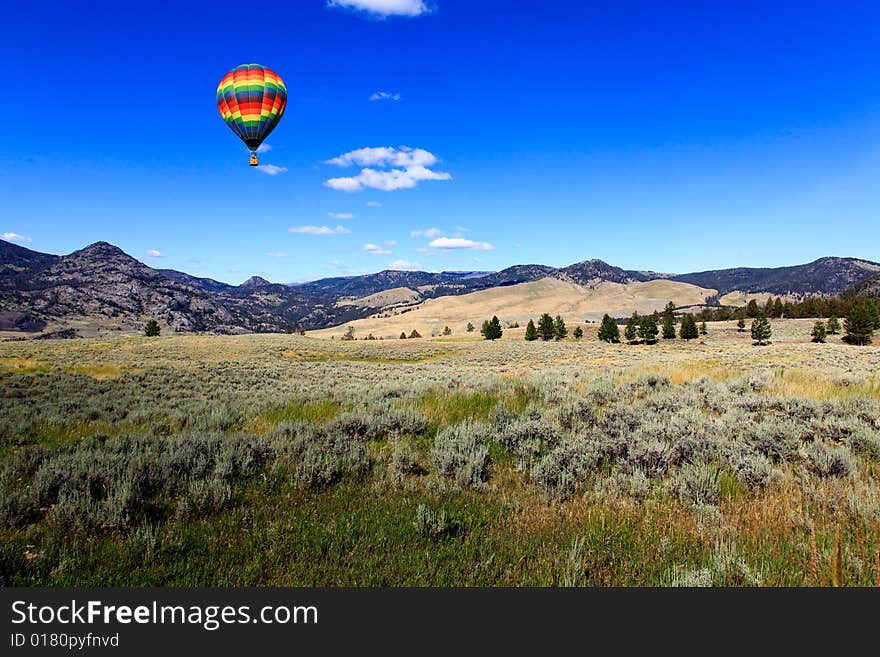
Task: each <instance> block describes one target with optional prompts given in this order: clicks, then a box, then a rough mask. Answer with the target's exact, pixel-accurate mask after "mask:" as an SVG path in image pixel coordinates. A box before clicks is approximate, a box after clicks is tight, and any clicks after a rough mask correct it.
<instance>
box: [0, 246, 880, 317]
mask: <svg viewBox="0 0 880 657" xmlns="http://www.w3.org/2000/svg"><path fill="white" fill-rule="evenodd" d="M542 279H556V280H559V281H562V282H564V283H567V284H575V285H579V286H582V287H583V288H586V289H592V288H596V287H598V286H600V285H605V284H609V283H610V284H619V285H631V284H633V283H645V282H649V281H652V280H658V279H662V280H668V281H674V282H680V283H689V284H692V285H696V286H698V287H700V288H706V289H707V290H709V291H711V290H716V291H717V295H716V297H721V296H723V295H725V294H728V293H730V292H736V291H738V292H742V293H746V294H761V293H766V294H773V295H785V296H796V297H803V296H808V295H817V296H827V295H833V294H840V293H842V292H843V291H844V290H859V289H862V290H864V293H871V294H877V289H878V287H880V264H878V263H876V262H871V261H868V260H862V259H859V258H841V257H825V258H819V259H818V260H815V261H813V262H810V263H807V264H804V265H795V266H788V267H776V268H748V267H738V268H734V269H719V270H712V271H704V272H694V273H689V274H661V273H657V272H651V271H637V270H626V269H621V268H620V267H615V266H613V265H610V264H608V263H606V262H604V261H602V260H598V259H590V260H584V261H582V262H577V263H574V264H571V265H569V266H567V267H562V268H557V267H550V266H547V265H540V264H524V265H514V266H512V267H508V268H506V269H502V270H501V271H497V272H491V271H443V272H425V271H400V270H385V271H380V272H377V273H375V274H366V275H363V276H345V277H333V278H323V279H320V280H316V281H310V282H308V283H302V284H298V285H285V284H281V283H272V282H270V281H268V280H266V279H265V278H262V277H260V276H252V277H251V278H249V279H247V280H246V281H244V282H243V283H242V284H241V285H237V286H236V285H230V284H228V283H223V282H220V281H215V280H213V279H210V278H199V277H196V276H192V275H190V274H186V273H184V272H180V271H176V270H173V269H153V268H151V267H149V266H147V265H146V264H144V263H142V262H140V261H139V260H136V259H135V258H133V257H131V256H129V255H128V254H126V253H125V252H124V251H122V250H121V249H120V248H119V247H117V246H114V245H113V244H110V243H108V242H103V241H102V242H96V243H94V244H91V245H89V246H87V247H85V248H83V249H80V250H78V251H74V252H73V253H71V254H69V255H65V256H56V255H51V254H46V253H40V252H38V251H33V250H31V249H27V248H25V247H22V246H19V245H16V244H12V243H10V242H6V241H2V240H0V312H2V313H3V316H2V322H0V328H2V329H3V330H22V331H29V330H40V328H39V327H43V326H45V325H46V324H47V323H49V322H55V323H60V324H62V325H63V324H64V323H65V322H66V321H69V320H71V319H73V318H80V319H83V318H85V319H88V320H90V321H94V322H96V323H98V324H100V325H102V326H111V327H114V328H120V329H132V328H137V327H140V326H142V322H143V321H144V320H145V318H156V319H158V320H160V322H161V323H162V324H163V325H164V326H167V327H169V328H170V329H172V330H177V331H215V332H241V331H290V330H301V329H316V328H325V327H330V326H335V325H339V324H342V323H345V322H348V321H351V320H354V319H359V318H363V317H368V316H370V315H375V314H377V313H382V312H388V311H390V310H391V309H395V311H396V312H399V311H401V310H405V309H406V307H407V306H414V305H416V304H418V303H421V302H422V301H425V300H428V299H434V298H437V297H443V296H456V295H462V294H469V293H472V292H478V291H482V290H490V289H492V288H501V287H508V286H513V285H519V284H522V283H533V282H536V281H540V280H542ZM872 281H873V282H872ZM860 285H862V286H863V287H861V288H860V287H859V286H860ZM389 291H390V292H389ZM385 292H388V294H382V293H385ZM716 302H717V301H716ZM535 310H536V311H538V310H540V309H539V308H536V309H535Z"/></svg>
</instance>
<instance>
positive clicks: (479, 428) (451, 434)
mask: <svg viewBox="0 0 880 657" xmlns="http://www.w3.org/2000/svg"><path fill="white" fill-rule="evenodd" d="M431 459H432V461H433V462H434V467H435V468H437V472H438V473H440V474H441V475H443V476H444V477H449V478H450V479H454V480H455V481H456V482H457V483H458V484H459V485H460V486H465V487H471V488H479V487H481V486H482V485H483V484H484V483H485V482H486V481H487V479H488V475H489V447H488V445H487V444H486V428H485V427H484V426H483V425H479V424H474V423H470V422H465V423H462V424H457V425H455V426H451V427H446V428H445V429H443V430H441V431H440V432H439V433H438V434H437V436H436V437H435V438H434V446H433V448H432V450H431Z"/></svg>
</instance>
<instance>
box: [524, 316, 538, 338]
mask: <svg viewBox="0 0 880 657" xmlns="http://www.w3.org/2000/svg"><path fill="white" fill-rule="evenodd" d="M537 339H538V329H536V328H535V322H533V321H532V320H529V323H528V324H526V340H528V341H529V342H532V341H533V340H537Z"/></svg>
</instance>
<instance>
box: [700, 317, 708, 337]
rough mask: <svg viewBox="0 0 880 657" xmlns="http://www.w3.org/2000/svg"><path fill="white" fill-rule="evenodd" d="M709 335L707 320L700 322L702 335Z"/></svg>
mask: <svg viewBox="0 0 880 657" xmlns="http://www.w3.org/2000/svg"><path fill="white" fill-rule="evenodd" d="M708 333H709V329H707V328H706V320H703V321H702V322H700V335H707V334H708Z"/></svg>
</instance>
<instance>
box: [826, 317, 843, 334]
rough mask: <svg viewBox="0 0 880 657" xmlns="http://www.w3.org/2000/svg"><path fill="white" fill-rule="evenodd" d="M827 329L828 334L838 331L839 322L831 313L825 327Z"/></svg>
mask: <svg viewBox="0 0 880 657" xmlns="http://www.w3.org/2000/svg"><path fill="white" fill-rule="evenodd" d="M825 328H826V329H827V331H828V335H837V334H838V333H840V322H839V321H837V317H835V316H834V315H831V317H829V318H828V325H827V326H826V327H825Z"/></svg>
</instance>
